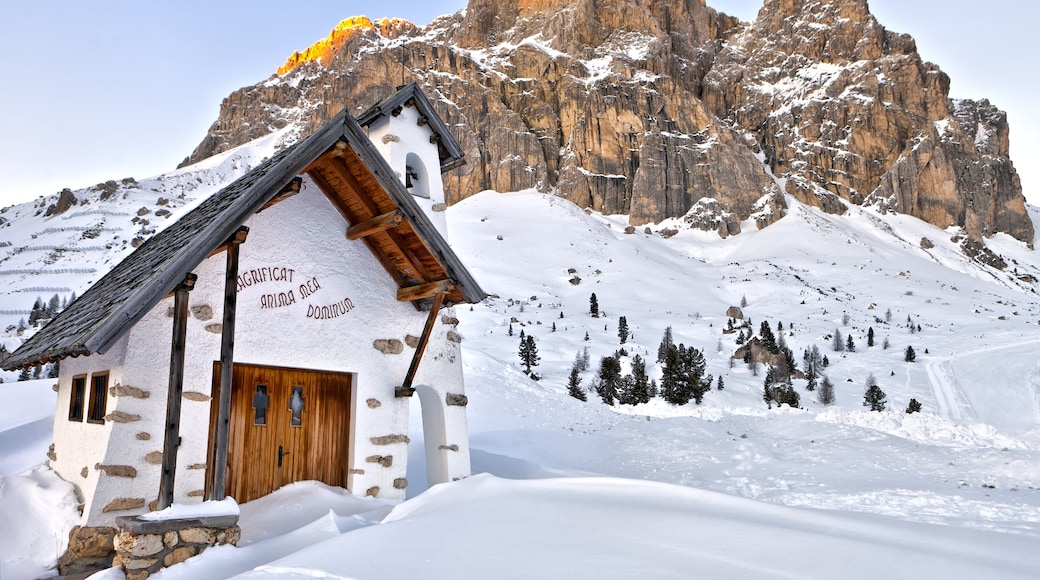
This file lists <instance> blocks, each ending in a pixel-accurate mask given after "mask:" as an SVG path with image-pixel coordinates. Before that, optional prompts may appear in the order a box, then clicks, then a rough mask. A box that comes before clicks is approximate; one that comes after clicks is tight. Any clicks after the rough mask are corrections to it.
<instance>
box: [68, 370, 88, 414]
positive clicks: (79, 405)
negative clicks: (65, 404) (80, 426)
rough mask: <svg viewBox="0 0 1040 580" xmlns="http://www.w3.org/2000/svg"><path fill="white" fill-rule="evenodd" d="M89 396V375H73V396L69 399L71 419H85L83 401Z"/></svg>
mask: <svg viewBox="0 0 1040 580" xmlns="http://www.w3.org/2000/svg"><path fill="white" fill-rule="evenodd" d="M86 398H87V375H80V376H78V377H72V396H71V398H70V399H69V421H83V402H84V401H86Z"/></svg>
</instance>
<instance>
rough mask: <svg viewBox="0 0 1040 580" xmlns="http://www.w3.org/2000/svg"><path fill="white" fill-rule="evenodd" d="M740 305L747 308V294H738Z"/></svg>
mask: <svg viewBox="0 0 1040 580" xmlns="http://www.w3.org/2000/svg"><path fill="white" fill-rule="evenodd" d="M740 307H741V308H747V296H744V295H743V294H741V295H740Z"/></svg>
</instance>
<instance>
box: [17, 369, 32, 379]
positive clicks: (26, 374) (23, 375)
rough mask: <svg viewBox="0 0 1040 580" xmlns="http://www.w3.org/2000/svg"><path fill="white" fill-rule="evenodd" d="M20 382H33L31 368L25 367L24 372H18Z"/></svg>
mask: <svg viewBox="0 0 1040 580" xmlns="http://www.w3.org/2000/svg"><path fill="white" fill-rule="evenodd" d="M18 380H19V381H31V380H32V370H30V369H29V367H25V368H23V369H22V370H20V371H18Z"/></svg>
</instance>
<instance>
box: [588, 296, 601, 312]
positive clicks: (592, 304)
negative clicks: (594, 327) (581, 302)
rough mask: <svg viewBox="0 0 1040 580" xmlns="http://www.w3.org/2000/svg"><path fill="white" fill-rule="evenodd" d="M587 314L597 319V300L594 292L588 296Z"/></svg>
mask: <svg viewBox="0 0 1040 580" xmlns="http://www.w3.org/2000/svg"><path fill="white" fill-rule="evenodd" d="M589 314H591V315H592V317H593V318H599V300H597V299H596V293H595V292H593V293H592V296H589Z"/></svg>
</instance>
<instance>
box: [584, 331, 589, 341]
mask: <svg viewBox="0 0 1040 580" xmlns="http://www.w3.org/2000/svg"><path fill="white" fill-rule="evenodd" d="M588 341H589V331H587V330H586V331H585V342H588Z"/></svg>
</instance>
